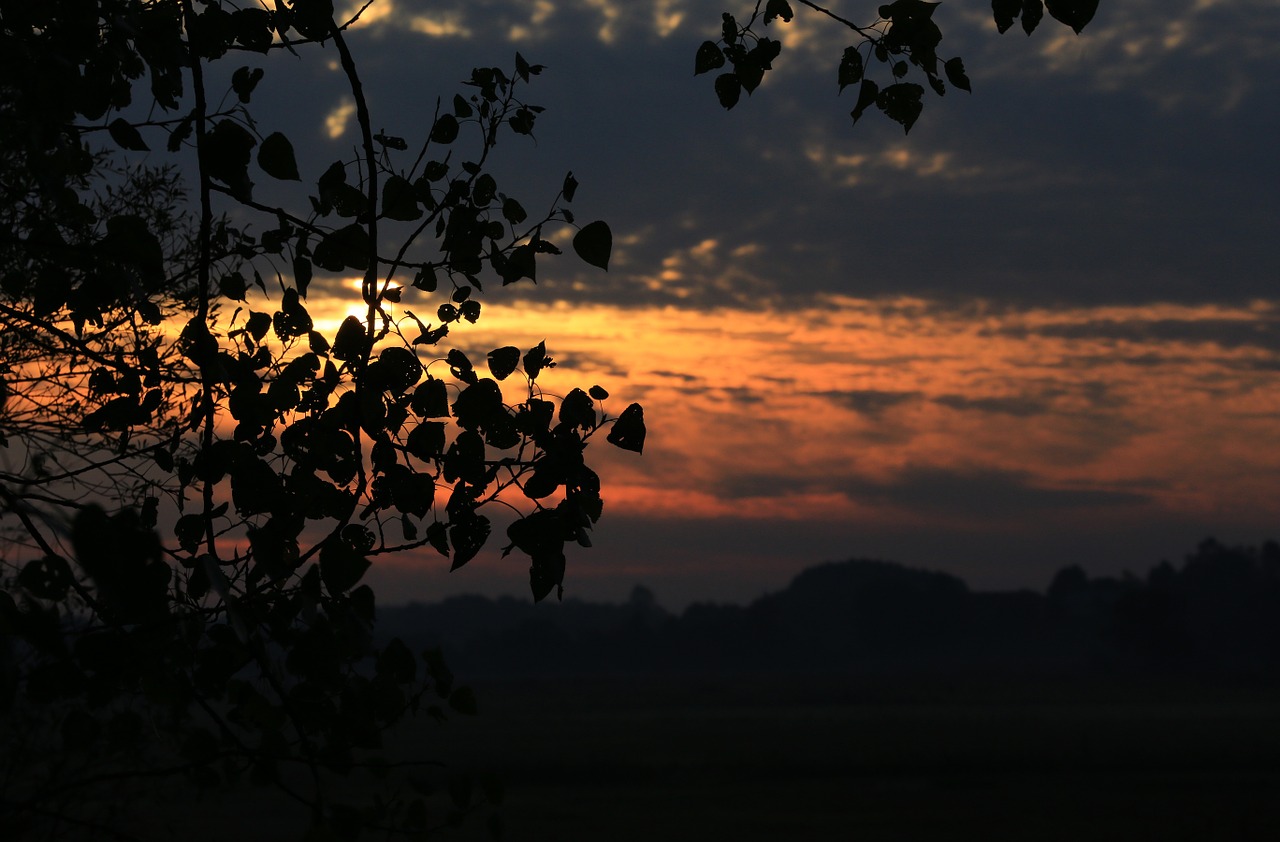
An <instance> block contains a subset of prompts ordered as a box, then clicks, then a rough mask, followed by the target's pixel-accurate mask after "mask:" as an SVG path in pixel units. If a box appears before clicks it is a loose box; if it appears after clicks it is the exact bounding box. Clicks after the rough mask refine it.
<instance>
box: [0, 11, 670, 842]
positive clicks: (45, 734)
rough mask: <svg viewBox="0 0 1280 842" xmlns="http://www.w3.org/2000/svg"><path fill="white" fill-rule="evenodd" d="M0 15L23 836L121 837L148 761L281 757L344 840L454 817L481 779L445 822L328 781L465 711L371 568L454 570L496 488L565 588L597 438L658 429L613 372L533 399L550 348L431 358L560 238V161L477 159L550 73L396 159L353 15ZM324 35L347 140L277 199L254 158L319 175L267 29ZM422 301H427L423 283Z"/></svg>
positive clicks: (0, 596) (274, 780) (200, 780)
mask: <svg viewBox="0 0 1280 842" xmlns="http://www.w3.org/2000/svg"><path fill="white" fill-rule="evenodd" d="M2 10H3V24H4V29H3V43H2V45H0V53H3V59H0V61H3V63H4V77H3V78H4V80H5V81H4V82H3V86H4V88H5V98H4V104H3V106H0V131H2V132H3V135H2V136H0V149H2V150H3V157H2V158H0V167H2V175H3V178H2V179H0V183H2V185H3V189H4V191H5V196H4V203H3V207H2V208H0V214H3V216H4V220H3V221H4V225H3V234H0V237H3V239H2V240H0V268H2V271H3V277H2V280H0V315H2V316H3V327H0V345H2V346H3V359H4V368H3V372H2V373H3V379H2V381H0V382H2V383H3V388H2V390H0V396H3V399H4V405H3V425H2V427H0V434H2V435H3V437H4V444H5V445H6V447H7V457H8V459H7V462H8V464H7V465H6V466H5V470H4V472H3V474H2V475H0V504H2V505H3V510H4V512H5V513H6V514H7V515H10V516H11V517H10V518H7V519H6V523H7V525H8V526H9V527H10V528H9V531H8V532H7V533H6V536H7V539H8V544H7V547H6V551H5V554H4V559H5V564H6V566H7V567H8V568H9V569H10V570H11V571H12V575H11V581H10V583H9V585H8V587H7V589H6V590H5V591H3V592H0V622H2V623H3V626H2V627H0V631H2V632H3V633H4V634H5V635H6V645H8V644H9V640H10V639H12V640H13V641H14V643H13V645H12V647H11V653H10V654H11V660H12V661H13V662H14V666H15V670H14V676H13V679H14V680H6V681H5V682H4V683H3V685H2V686H3V687H4V691H5V695H4V703H5V708H6V726H7V727H6V729H5V732H4V737H5V740H6V745H5V750H4V761H3V764H4V766H5V768H4V770H3V775H2V776H0V780H3V782H4V783H3V784H2V785H0V786H2V788H0V803H2V804H3V807H4V811H5V826H6V828H9V829H13V828H17V829H18V831H19V835H23V834H24V833H30V834H31V835H33V836H35V835H40V834H45V835H48V836H58V835H60V834H62V833H64V832H67V831H68V829H72V830H74V831H76V832H79V833H83V834H84V835H93V834H94V833H95V832H98V831H103V832H105V831H106V830H107V829H108V828H110V829H112V830H113V831H114V832H118V831H120V830H121V828H128V827H130V826H131V825H130V822H131V821H136V818H137V817H136V816H129V815H126V814H124V813H121V812H120V811H119V810H118V809H117V806H118V804H119V803H120V802H121V798H120V796H119V791H120V788H121V787H122V786H125V785H127V784H129V783H134V784H136V785H138V786H135V787H134V789H133V790H130V792H131V793H132V794H131V795H130V799H132V798H133V797H135V796H137V795H138V794H139V793H140V792H142V790H143V787H141V785H142V784H143V783H144V782H146V781H149V780H153V779H154V778H155V777H156V776H157V775H165V776H171V777H176V778H186V779H188V780H190V781H191V782H193V783H196V784H199V785H202V786H203V785H210V784H215V783H222V782H226V781H232V780H236V779H239V778H248V779H251V780H253V781H255V782H263V783H270V784H272V785H274V786H275V787H277V788H278V789H279V790H280V791H281V792H282V793H284V794H285V795H286V796H288V797H290V798H292V799H295V800H296V801H298V802H300V803H302V804H304V805H305V806H306V807H307V809H308V810H309V811H310V814H311V816H312V822H313V824H314V825H315V826H316V827H317V828H325V829H327V830H329V831H336V832H338V833H339V834H340V835H342V836H347V837H350V836H354V835H356V833H357V832H358V831H359V830H360V829H362V828H364V829H369V828H374V829H379V830H384V831H388V832H393V833H417V832H420V831H423V830H426V829H427V828H429V827H430V826H432V825H434V824H439V823H442V822H448V821H453V820H456V819H457V817H458V816H459V815H460V814H461V812H462V811H464V810H465V809H467V808H468V807H470V806H473V803H474V802H473V801H472V800H471V798H470V797H469V796H466V797H464V796H463V794H462V792H463V790H462V789H459V790H457V792H456V793H455V798H454V799H453V806H452V808H448V809H443V810H440V811H437V814H434V815H433V814H429V813H428V809H427V806H426V802H425V801H424V800H423V798H422V793H415V792H414V791H413V790H412V788H410V789H409V790H406V792H408V795H407V796H397V797H394V798H385V797H384V798H382V799H380V800H378V801H377V802H376V803H375V804H373V805H372V806H370V805H364V806H356V805H351V804H347V803H345V802H344V800H343V799H342V798H340V797H337V796H335V795H334V794H333V793H334V792H335V789H334V787H333V783H332V782H331V781H330V778H333V777H334V776H338V777H343V776H348V775H351V774H355V773H357V772H360V771H361V770H363V771H365V772H376V773H378V774H385V772H386V770H387V764H386V763H385V762H382V761H379V759H378V755H377V752H378V750H379V749H380V748H381V741H382V733H383V732H384V731H385V729H387V728H389V727H390V726H392V725H394V724H395V723H396V722H397V721H399V720H400V719H402V718H403V717H404V716H406V715H408V714H411V713H414V712H419V711H425V712H427V713H429V714H430V715H432V716H435V717H441V718H442V717H444V715H445V712H446V710H452V711H456V712H459V713H463V714H468V713H474V712H475V706H476V705H475V700H474V696H473V694H472V693H471V691H470V690H468V689H467V688H465V687H459V686H455V684H454V681H453V678H452V676H451V674H450V673H449V671H448V668H447V667H446V666H445V664H444V661H443V660H442V658H441V657H440V656H439V654H438V653H434V652H429V653H426V654H425V655H424V656H422V657H418V656H415V655H414V654H413V653H411V652H409V651H408V649H407V648H406V647H405V646H404V645H403V644H402V643H401V642H400V641H398V640H393V641H391V643H390V644H388V645H386V646H383V647H381V648H378V649H375V648H374V647H373V645H372V642H371V640H372V638H371V634H370V631H371V626H372V623H373V620H374V613H375V605H374V595H373V593H372V591H371V590H370V589H369V587H368V586H367V585H362V584H361V579H362V577H363V575H364V573H365V572H366V570H367V569H368V568H369V566H370V565H371V563H372V560H373V559H374V558H376V557H377V556H380V555H386V554H389V553H397V552H407V551H412V550H416V549H424V548H425V549H430V550H432V551H434V552H438V553H439V554H441V555H443V556H446V557H447V558H449V559H450V561H451V564H452V567H453V568H454V569H456V568H458V567H461V566H462V565H464V564H466V563H468V562H469V561H470V560H471V559H473V558H475V556H476V555H477V553H479V551H480V550H481V548H482V547H483V546H484V545H485V544H486V543H487V542H488V541H489V539H490V537H491V531H492V529H493V527H492V524H491V521H490V519H489V516H488V514H487V513H488V512H489V511H490V510H491V509H492V508H493V507H494V505H495V504H497V503H498V502H499V501H500V500H501V501H502V503H503V504H504V505H505V506H507V507H508V508H509V509H514V510H516V511H517V513H518V514H517V516H516V517H515V519H514V520H513V522H511V524H510V526H509V527H508V528H507V530H506V532H507V535H506V537H507V546H506V548H505V550H504V553H508V552H511V551H513V550H515V551H519V552H522V553H524V554H525V555H527V556H528V557H529V559H530V587H531V589H532V592H533V595H534V598H535V599H539V600H540V599H543V598H545V597H546V596H548V595H549V594H551V593H553V592H559V591H560V590H561V588H562V584H563V581H564V576H565V552H564V548H565V544H566V543H569V542H576V543H579V544H581V545H583V546H589V545H590V542H589V540H588V537H587V535H588V532H589V530H590V529H591V527H592V525H593V524H594V523H595V522H596V521H597V520H598V518H599V517H600V515H601V510H602V504H601V497H600V482H599V478H598V477H597V475H596V474H595V472H594V471H592V470H591V468H590V467H589V465H588V463H587V461H586V459H585V451H586V446H587V444H588V442H589V441H590V440H592V439H593V438H594V437H595V436H596V435H597V434H598V433H601V432H603V433H604V438H606V439H607V441H609V442H610V443H612V444H613V445H615V446H617V447H620V448H623V449H625V450H631V451H635V452H639V451H641V450H642V449H643V445H644V438H645V427H644V419H643V411H642V410H641V408H640V406H639V405H637V404H632V405H631V406H628V407H627V408H626V409H624V410H623V411H622V412H621V413H620V414H618V415H617V417H613V416H611V415H609V414H607V412H606V411H605V409H604V407H605V401H606V399H607V398H608V394H607V392H606V391H605V390H604V389H602V388H601V387H599V386H591V387H590V389H573V390H572V391H570V392H568V393H567V394H565V395H563V396H555V395H552V394H548V393H545V392H544V391H543V390H542V389H541V388H540V387H539V385H538V377H539V375H540V374H541V373H542V372H544V371H546V370H547V369H549V368H551V367H553V366H554V365H555V362H554V359H553V357H552V356H550V354H549V353H548V351H547V348H546V346H545V344H543V343H539V344H538V345H537V346H536V347H534V348H530V349H518V348H516V347H513V346H508V347H500V348H496V349H494V350H493V351H491V352H490V353H489V354H488V355H487V359H485V360H483V361H476V362H474V363H473V361H472V360H471V359H469V358H468V357H467V355H466V354H465V353H463V352H462V351H461V350H459V349H457V348H452V349H447V350H446V347H447V342H448V340H449V338H450V334H451V332H456V331H458V330H459V329H460V328H465V327H466V326H467V325H469V324H473V323H475V322H477V321H478V320H479V319H480V317H481V313H482V309H481V303H480V293H481V291H482V289H483V285H484V284H487V283H495V282H496V283H499V284H500V285H501V286H506V285H509V284H514V283H517V282H520V281H523V280H525V279H529V280H533V279H535V278H536V276H537V270H538V267H539V264H540V263H542V262H543V261H546V260H548V259H550V258H552V257H553V256H555V255H558V254H560V253H561V252H562V248H561V246H560V245H558V244H557V243H555V242H553V241H552V240H551V239H549V238H548V237H544V236H543V231H544V230H545V229H546V228H547V227H548V226H549V224H550V223H553V222H554V223H557V227H560V226H561V225H564V224H568V225H576V223H575V219H574V214H573V213H572V211H570V210H569V207H568V206H569V204H570V203H571V202H572V201H573V199H574V193H575V189H576V187H577V181H576V180H575V179H574V178H573V176H572V175H568V176H566V177H565V178H564V180H563V186H562V187H561V189H560V191H559V193H558V194H557V195H556V196H555V197H554V198H553V199H552V200H551V201H550V202H549V203H548V206H549V209H548V210H547V211H546V212H545V213H544V214H541V215H538V214H530V213H529V212H528V211H526V210H525V207H524V205H523V204H522V203H521V202H520V201H519V200H518V199H516V198H515V197H513V196H510V195H507V194H506V193H504V192H503V191H501V190H500V188H499V185H498V183H497V181H496V179H495V178H494V177H493V176H492V175H491V174H490V173H489V171H488V165H489V164H490V161H491V156H492V155H493V152H494V149H495V147H496V145H497V143H498V140H499V138H500V137H503V136H508V135H525V136H528V135H531V134H532V132H533V129H534V125H535V122H536V120H537V117H538V115H539V113H540V112H541V108H539V107H538V106H537V105H534V104H532V103H531V102H529V101H528V100H526V98H525V96H526V91H527V90H528V88H529V86H530V83H531V82H532V81H533V79H534V77H536V76H537V75H538V74H539V73H540V71H541V70H542V68H541V67H540V66H539V65H536V64H530V63H529V62H527V61H526V60H525V59H524V58H523V57H522V56H520V55H518V54H517V55H516V57H515V63H514V67H513V68H512V69H509V70H504V69H500V68H497V67H484V68H477V69H476V70H474V71H473V72H472V73H471V75H470V77H469V78H468V79H466V80H465V82H464V83H463V84H464V88H463V92H461V93H459V94H458V95H456V96H454V97H453V98H452V100H451V101H450V102H448V103H445V104H438V105H437V106H436V111H435V114H434V119H433V124H432V127H431V129H430V132H429V136H428V137H427V138H425V139H424V140H423V141H422V142H421V143H420V144H417V145H415V147H414V148H413V149H412V150H411V149H410V145H409V142H408V141H407V140H406V139H403V138H400V137H396V136H392V135H388V134H384V133H380V132H379V133H375V131H374V130H373V126H374V123H373V120H372V117H371V115H370V112H369V108H368V102H367V99H366V96H365V92H364V90H363V88H362V86H361V80H360V75H359V72H358V70H357V66H356V62H355V59H354V56H353V53H352V49H351V47H350V46H349V44H348V40H347V28H348V26H349V24H350V23H351V21H335V20H334V17H333V15H334V12H333V7H332V4H331V3H329V2H325V1H324V0H296V2H293V3H275V4H274V7H273V8H267V7H265V6H263V7H259V6H258V5H257V4H245V7H244V8H236V7H235V6H233V5H232V4H229V3H228V4H223V3H219V2H198V1H197V0H183V2H143V1H142V0H99V2H72V1H71V0H65V1H64V2H48V3H38V4H32V3H25V2H5V3H4V4H3V6H2ZM321 45H324V46H325V47H327V48H330V49H332V50H336V52H337V55H338V56H339V59H340V64H341V67H342V69H343V71H344V79H345V83H346V86H347V88H348V93H349V94H350V96H351V97H352V98H353V99H354V101H355V103H356V115H357V121H358V124H359V128H360V142H359V150H358V152H357V154H356V156H355V158H354V159H353V160H340V161H336V162H334V163H333V164H332V165H331V166H329V167H328V168H327V169H326V170H324V172H323V173H321V174H319V177H318V179H316V180H315V181H314V183H313V187H312V189H311V190H310V191H309V193H310V195H309V196H308V197H307V198H306V199H304V200H303V203H302V204H301V205H300V206H299V205H297V204H292V205H291V204H287V203H282V202H281V201H279V200H277V199H275V198H271V197H272V196H275V195H285V193H284V192H283V191H279V190H271V189H267V190H264V189H261V187H259V185H258V184H256V182H261V181H264V180H265V181H266V182H268V183H271V182H290V181H300V180H301V179H302V174H301V173H300V171H299V167H298V164H297V162H296V159H295V156H294V152H293V146H292V143H291V142H290V140H289V139H288V136H287V135H286V134H285V133H284V132H283V131H276V130H273V129H274V128H275V127H274V126H270V123H269V122H268V121H266V120H263V119H262V118H261V117H260V116H259V115H254V114H253V113H252V111H251V108H252V104H253V95H254V92H255V90H256V89H257V87H258V86H259V85H260V84H264V83H266V84H269V82H266V81H265V80H267V79H268V75H267V74H268V72H269V71H270V70H271V64H270V61H269V57H270V56H271V55H272V54H277V55H278V54H280V53H281V52H286V51H287V52H289V53H293V54H295V55H299V56H301V55H304V54H305V55H318V52H317V48H318V47H320V46H321ZM246 54H259V55H261V56H266V57H268V59H261V58H260V59H256V60H255V61H254V65H257V66H252V67H251V66H249V65H246V66H241V67H239V68H238V69H235V70H233V71H231V72H230V73H229V74H226V73H223V74H220V75H223V76H225V75H229V78H230V90H229V91H227V92H225V93H226V94H227V96H223V94H224V92H223V91H220V90H215V89H214V88H213V83H212V82H211V81H210V80H211V79H212V78H214V76H215V75H219V74H215V73H214V69H217V68H221V67H223V66H224V65H227V64H228V63H231V64H232V66H234V65H235V64H236V63H237V62H238V57H240V56H244V55H246ZM228 70H230V68H228ZM220 101H221V102H224V103H227V102H229V103H230V104H229V105H225V104H224V105H217V104H216V103H218V102H220ZM283 128H285V129H287V128H288V126H284V127H283ZM160 150H167V155H168V156H170V157H171V158H172V160H173V161H174V162H175V163H174V164H173V165H172V166H170V167H159V168H157V167H156V166H155V165H154V163H153V162H154V161H156V160H157V159H162V158H164V157H165V155H166V153H162V152H160ZM148 152H149V153H150V154H149V155H147V156H146V161H147V164H145V165H144V164H139V163H135V162H134V159H135V158H138V157H140V156H138V155H137V154H135V153H148ZM183 167H185V168H186V169H185V171H184V170H181V169H179V168H183ZM183 174H185V175H186V176H187V178H186V179H184V178H182V177H181V176H182V175H183ZM188 184H189V186H190V189H191V191H192V195H191V196H190V197H189V200H188V196H187V194H186V192H185V191H186V189H187V188H188ZM193 206H194V210H190V209H189V208H192V207H193ZM611 239H612V238H611V233H610V230H609V227H608V225H607V224H606V223H604V222H599V221H597V222H590V223H588V224H585V225H581V226H580V227H579V228H578V232H577V234H576V235H575V236H574V237H573V238H572V240H571V242H570V243H565V244H563V245H564V246H566V247H569V246H571V247H572V250H573V251H574V252H576V254H577V255H578V256H579V257H580V258H581V259H582V260H584V261H586V262H587V263H588V264H591V265H593V266H596V267H599V268H600V269H607V267H608V264H609V258H610V251H611ZM347 272H355V273H359V274H360V275H361V276H362V279H363V280H362V284H361V299H362V301H363V305H364V308H365V310H364V314H363V316H362V317H359V318H358V317H355V316H352V317H349V318H347V319H346V320H345V321H344V322H343V323H342V324H341V326H340V327H339V328H338V329H337V331H336V333H334V334H333V335H324V334H322V333H321V332H320V331H318V330H316V329H315V325H314V323H313V320H312V317H311V315H310V314H309V312H308V301H307V292H308V286H309V284H310V282H311V281H312V279H313V278H315V277H317V276H321V275H335V274H341V273H347ZM266 279H272V280H270V281H268V280H266ZM255 289H256V290H257V292H252V290H255ZM258 293H261V294H258ZM433 298H435V299H437V300H438V301H439V303H438V306H436V309H435V312H434V317H433V318H431V319H422V318H420V317H419V316H417V315H416V314H415V313H414V312H413V309H411V307H417V308H422V307H424V306H432V305H431V304H430V303H429V302H431V300H432V299H433ZM264 302H265V303H264ZM446 372H447V373H446ZM519 500H523V501H524V503H523V504H518V501H519ZM162 536H163V538H162ZM6 678H7V679H8V676H6ZM294 767H301V768H302V769H304V770H305V771H306V773H307V774H306V776H305V777H304V778H302V779H299V778H298V776H297V775H296V774H295V771H294ZM410 782H411V783H412V780H411V781H410ZM418 789H419V790H422V791H423V792H425V791H426V785H425V784H419V785H418ZM124 812H125V813H127V812H128V811H124Z"/></svg>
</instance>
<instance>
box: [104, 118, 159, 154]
mask: <svg viewBox="0 0 1280 842" xmlns="http://www.w3.org/2000/svg"><path fill="white" fill-rule="evenodd" d="M107 133H108V134H109V135H111V139H112V140H114V141H115V142H116V145H117V146H119V147H120V148H121V149H128V150H131V151H133V152H150V151H151V147H149V146H147V144H146V142H144V141H143V139H142V134H141V133H140V132H139V131H138V130H137V129H136V128H134V127H133V126H132V125H130V124H129V122H128V121H127V120H125V119H124V118H123V117H117V118H116V119H114V120H112V121H111V125H109V126H107Z"/></svg>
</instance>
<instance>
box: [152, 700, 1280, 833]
mask: <svg viewBox="0 0 1280 842" xmlns="http://www.w3.org/2000/svg"><path fill="white" fill-rule="evenodd" d="M476 687H477V690H478V692H479V697H480V701H481V715H480V716H478V717H474V718H464V717H452V718H451V719H450V720H449V721H448V722H447V723H445V724H444V725H443V726H437V725H436V724H434V723H432V722H430V721H417V722H415V723H413V724H412V725H411V726H410V727H409V728H406V729H404V730H402V731H401V732H400V733H399V734H398V735H397V736H396V739H395V740H394V742H393V743H392V744H391V745H389V747H388V748H389V755H390V756H391V757H392V759H423V758H438V759H441V760H444V761H446V762H447V763H448V764H449V767H448V770H447V771H445V772H444V773H443V775H444V776H445V777H447V775H449V774H452V773H453V772H454V771H457V770H460V769H464V768H465V769H470V770H473V771H486V770H487V771H493V772H496V773H498V774H499V775H500V776H501V777H502V779H503V780H504V781H505V785H506V794H505V800H504V803H503V805H502V808H501V811H500V812H501V817H502V821H503V823H504V826H505V835H504V839H506V840H508V842H588V840H591V842H596V841H597V840H601V841H603V842H640V840H644V842H652V840H732V841H733V842H765V840H769V841H770V842H773V841H774V840H824V839H838V840H916V839H923V840H960V839H981V840H1030V841H1031V842H1054V841H1055V840H1090V842H1098V841H1099V840H1102V841H1104V842H1105V841H1106V840H1116V842H1120V841H1121V840H1123V841H1124V842H1135V841H1136V842H1141V841H1142V840H1160V842H1175V840H1187V842H1213V841H1214V840H1228V841H1229V842H1237V840H1276V839H1280V693H1277V692H1276V691H1275V690H1260V689H1256V688H1255V689H1249V688H1235V689H1228V688H1223V687H1215V686H1203V685H1202V686H1196V685H1190V684H1187V683H1186V682H1182V683H1179V684H1176V685H1175V684H1164V685H1161V684H1158V683H1150V682H1129V683H1127V684H1123V685H1122V684H1118V683H1115V682H1111V683H1104V684H1093V685H1080V684H1078V683H1072V682H1057V683H1054V682H1039V683H1036V682H1017V683H1010V682H1005V683H1000V682H995V681H991V680H984V681H974V682H955V681H941V680H937V679H931V680H929V681H912V680H907V679H884V680H881V681H879V682H874V683H872V682H864V681H855V680H843V681H825V682H814V681H811V680H810V681H795V680H782V679H778V678H776V677H775V678H766V677H761V678H758V679H751V678H734V679H699V678H679V679H666V680H654V679H623V678H618V679H613V680H601V679H593V680H591V681H572V682H571V681H556V680H544V681H538V682H510V681H508V682H490V683H477V684H476ZM442 780H443V778H442ZM357 793H358V790H356V791H355V792H353V794H357ZM446 802H447V799H446V798H445V797H444V796H443V794H442V795H440V796H438V797H436V798H435V799H434V800H433V802H432V803H433V804H435V805H436V812H435V814H434V815H435V816H436V817H437V818H439V817H440V816H442V815H443V810H444V807H443V805H444V804H445V803H446ZM490 812H491V811H490V810H489V809H488V808H487V807H485V808H480V809H479V810H477V811H476V813H474V814H473V815H472V816H471V817H470V818H469V819H468V820H467V821H466V822H465V823H464V824H463V825H462V826H461V827H457V828H450V829H447V830H445V831H444V832H442V833H441V834H440V835H439V836H438V837H433V838H441V839H455V840H464V841H465V842H471V840H482V839H488V838H490V837H489V836H488V833H487V830H486V820H487V819H488V817H489V815H490ZM162 814H163V815H162ZM152 815H153V817H154V818H155V820H156V822H157V825H159V826H161V827H169V828H175V829H180V836H181V838H183V839H187V840H195V839H226V838H235V839H236V840H237V842H254V841H255V840H263V842H267V840H281V839H299V838H300V833H299V830H298V829H299V828H300V827H305V824H306V817H305V814H300V813H299V812H298V811H297V810H296V808H292V807H291V806H290V805H288V804H284V803H281V801H280V800H279V799H278V798H276V797H272V796H269V795H267V794H264V793H261V792H256V791H248V792H245V791H241V792H239V793H231V794H212V793H210V794H208V796H207V797H206V798H204V799H202V801H201V803H200V804H199V805H192V804H190V803H185V804H181V803H176V802H175V803H171V804H169V807H168V809H162V810H160V811H159V813H153V814H152ZM193 815H194V816H198V817H199V818H198V820H197V821H196V822H194V826H193V822H192V816H193Z"/></svg>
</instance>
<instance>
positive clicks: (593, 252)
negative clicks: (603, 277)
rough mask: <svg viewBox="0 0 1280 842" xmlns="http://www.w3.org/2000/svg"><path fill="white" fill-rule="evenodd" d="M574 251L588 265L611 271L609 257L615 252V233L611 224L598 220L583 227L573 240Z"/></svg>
mask: <svg viewBox="0 0 1280 842" xmlns="http://www.w3.org/2000/svg"><path fill="white" fill-rule="evenodd" d="M573 250H574V251H575V252H577V253H578V257H581V258H582V259H583V260H585V261H586V262H587V263H589V264H591V265H592V266H598V267H599V268H601V269H604V270H605V271H606V272H607V271H609V255H610V253H611V252H612V251H613V232H612V231H610V230H609V224H608V223H607V222H604V221H603V220H596V221H595V222H591V223H588V224H587V225H585V226H583V228H582V230H581V231H579V232H578V233H577V234H576V235H574V238H573Z"/></svg>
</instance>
